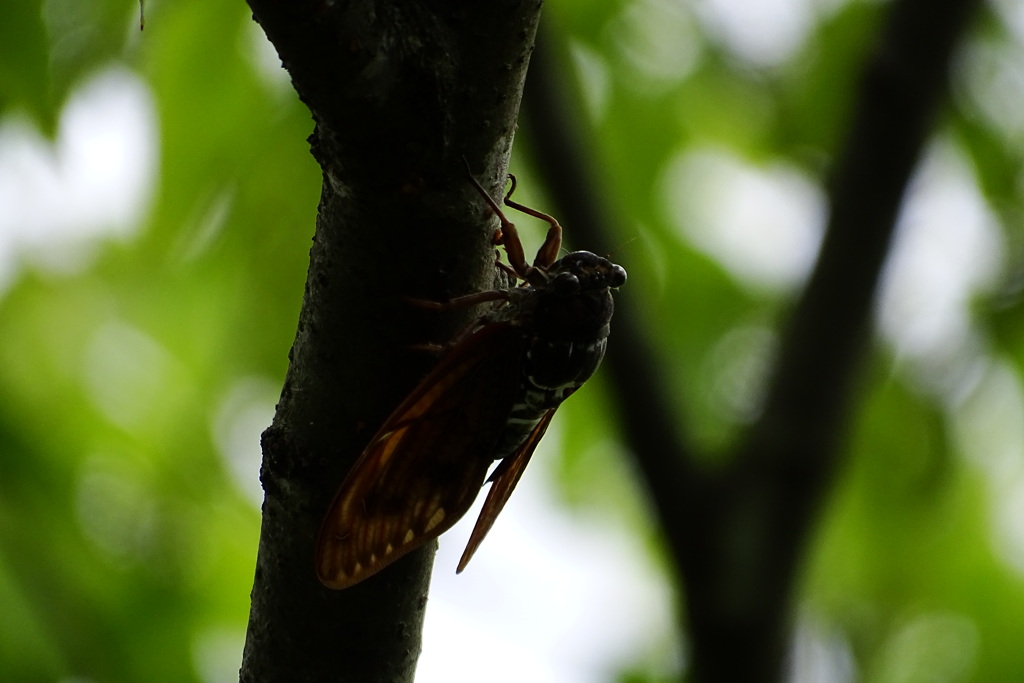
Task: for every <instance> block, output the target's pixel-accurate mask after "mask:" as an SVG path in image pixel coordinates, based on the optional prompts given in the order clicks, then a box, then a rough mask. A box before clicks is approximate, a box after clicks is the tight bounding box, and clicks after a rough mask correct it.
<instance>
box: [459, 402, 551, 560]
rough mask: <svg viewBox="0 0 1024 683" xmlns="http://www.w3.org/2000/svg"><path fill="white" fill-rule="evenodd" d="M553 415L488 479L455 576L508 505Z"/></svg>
mask: <svg viewBox="0 0 1024 683" xmlns="http://www.w3.org/2000/svg"><path fill="white" fill-rule="evenodd" d="M554 415H555V409H554V408H552V409H551V410H549V411H548V412H547V413H545V414H544V417H542V418H541V419H540V422H538V423H537V426H536V427H534V429H533V431H532V432H530V436H529V437H528V438H527V439H526V441H524V442H523V444H522V445H521V446H520V447H519V449H518V450H517V451H516V452H515V453H513V454H512V455H510V456H508V457H507V458H505V459H504V460H502V461H501V464H500V465H498V467H497V468H495V470H494V473H493V474H492V475H491V477H490V481H491V488H490V490H489V491H488V492H487V498H486V499H484V505H483V507H482V508H481V509H480V516H479V517H477V519H476V526H474V527H473V533H472V534H470V536H469V543H467V544H466V549H465V550H464V551H463V553H462V559H461V560H459V568H458V569H456V570H455V573H456V574H458V573H461V572H462V570H463V569H465V568H466V565H467V564H469V561H470V560H471V559H473V554H474V553H475V552H476V549H477V548H479V547H480V543H481V542H483V540H484V536H486V535H487V532H488V531H490V530H491V527H492V526H494V520H495V519H497V518H498V514H499V513H501V510H502V508H504V507H505V503H507V502H508V499H509V496H511V495H512V491H513V490H514V489H515V488H516V484H518V483H519V478H520V477H522V476H523V470H525V469H526V466H527V464H529V462H530V456H532V455H533V452H534V451H535V450H536V449H537V444H538V443H540V440H541V437H543V436H544V432H546V431H547V430H548V424H550V423H551V418H552V417H554Z"/></svg>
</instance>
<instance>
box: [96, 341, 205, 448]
mask: <svg viewBox="0 0 1024 683" xmlns="http://www.w3.org/2000/svg"><path fill="white" fill-rule="evenodd" d="M81 373H82V385H83V388H84V389H85V392H86V395H87V396H88V397H89V398H90V400H91V401H92V403H93V405H95V406H96V408H97V409H98V410H99V411H100V412H101V413H102V414H103V415H104V416H105V417H106V418H107V419H108V420H110V422H112V423H113V424H116V425H118V426H119V427H121V428H122V429H125V430H126V431H128V432H131V433H139V432H144V431H146V430H151V429H156V428H158V427H159V425H161V424H164V421H165V420H166V419H168V418H169V416H170V415H171V414H172V413H173V411H174V409H175V408H176V406H177V405H178V404H177V403H176V401H178V400H181V398H182V397H183V396H186V395H189V394H191V389H192V384H191V379H192V378H191V375H190V374H189V372H188V370H187V368H186V367H185V366H184V365H183V364H182V363H181V362H180V361H179V360H178V359H177V358H176V357H175V356H174V355H173V354H172V353H171V352H170V351H169V350H168V349H167V348H165V347H164V346H163V345H162V344H161V343H160V342H159V341H157V340H156V339H154V338H153V337H151V336H150V335H149V334H147V333H146V332H144V331H143V330H140V329H139V328H137V327H133V326H131V325H128V324H125V323H122V322H110V323H106V324H103V325H101V326H100V327H98V328H97V330H96V331H95V333H93V335H92V338H91V339H90V340H89V342H88V344H87V345H86V348H85V353H84V354H83V356H82V365H81Z"/></svg>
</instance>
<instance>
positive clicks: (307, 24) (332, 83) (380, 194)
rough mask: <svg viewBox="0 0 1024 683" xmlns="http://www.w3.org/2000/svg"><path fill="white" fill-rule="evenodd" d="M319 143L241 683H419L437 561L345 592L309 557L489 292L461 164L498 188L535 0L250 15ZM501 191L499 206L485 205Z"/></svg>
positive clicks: (475, 202) (267, 471)
mask: <svg viewBox="0 0 1024 683" xmlns="http://www.w3.org/2000/svg"><path fill="white" fill-rule="evenodd" d="M249 5H250V6H251V8H252V10H253V13H254V16H255V18H256V20H257V21H259V23H260V25H261V26H262V27H263V29H264V31H265V32H266V33H267V36H268V37H269V38H270V40H271V41H272V42H273V44H274V46H275V47H276V48H277V51H278V54H279V55H280V56H281V60H282V63H283V64H284V66H285V67H286V68H287V69H288V71H289V73H290V74H291V76H292V81H293V84H294V85H295V88H296V90H297V91H298V93H299V96H300V97H301V99H302V100H303V101H304V102H305V103H306V105H307V106H308V107H309V108H310V111H311V112H312V114H313V119H314V122H315V130H314V133H313V135H312V136H311V138H310V144H311V147H312V151H313V154H314V156H315V158H316V159H317V161H318V162H319V164H320V166H321V168H322V169H323V185H322V192H321V200H320V207H319V214H318V217H317V226H316V235H315V237H314V244H313V247H312V249H311V251H310V267H309V273H308V276H307V282H306V291H305V296H304V299H303V305H302V311H301V313H300V317H299V326H298V333H297V335H296V338H295V343H294V345H293V347H292V350H291V353H290V359H291V365H290V367H289V370H288V375H287V377H286V379H285V385H284V388H283V391H282V394H281V400H280V403H279V404H278V409H277V414H276V416H275V418H274V423H273V425H272V426H271V427H270V428H269V429H268V430H267V431H266V432H265V433H264V438H263V451H264V454H263V455H264V460H263V467H262V471H261V480H262V481H263V486H264V490H265V494H266V496H265V500H264V505H263V526H262V531H261V536H260V546H259V556H258V558H257V566H256V574H255V582H254V586H253V591H252V607H251V611H250V618H249V630H248V633H247V638H246V645H245V652H244V655H243V663H242V671H241V680H243V681H297V680H301V681H320V680H331V681H358V682H360V683H363V682H366V681H389V682H390V681H411V680H412V676H413V673H414V670H415V664H416V659H417V656H418V653H419V647H420V645H419V641H420V630H421V627H422V619H423V613H424V609H425V604H426V596H427V585H428V580H429V572H430V564H431V562H432V558H433V549H434V548H436V544H433V545H431V547H429V548H426V549H424V550H422V551H419V552H415V553H412V554H411V555H409V556H407V557H406V558H403V559H402V560H400V561H398V562H396V563H395V564H394V565H392V566H390V567H389V568H387V569H385V570H384V571H382V572H380V574H378V575H376V576H374V577H372V578H370V579H368V580H367V581H365V582H363V583H361V584H359V585H357V586H354V587H352V588H349V589H346V590H343V591H331V590H328V589H326V588H324V587H323V586H321V585H320V584H319V583H318V581H317V579H316V577H315V574H314V571H313V554H314V553H313V543H314V540H315V537H316V533H317V530H318V528H319V525H320V521H321V518H322V516H323V514H324V512H325V510H326V507H327V504H328V503H329V501H330V499H331V497H332V495H333V494H334V491H335V488H336V487H337V485H338V483H339V482H340V481H341V479H342V477H343V475H344V473H345V471H346V470H347V469H348V468H349V467H350V466H351V465H352V463H353V462H354V461H355V458H356V457H357V456H358V454H359V452H360V451H361V450H362V448H363V447H364V446H365V443H366V441H367V439H369V437H370V436H371V435H372V434H373V432H374V431H375V428H376V427H377V426H378V425H379V424H380V423H381V422H383V420H384V418H385V417H386V416H387V414H388V412H389V411H390V410H391V409H392V408H393V407H394V406H395V405H397V404H398V403H399V402H400V400H401V398H402V397H403V395H404V394H405V393H407V392H408V391H409V390H410V389H411V388H412V386H413V385H414V384H415V382H416V381H417V380H418V379H419V378H420V377H422V375H423V374H424V372H425V371H426V369H427V368H428V367H429V365H430V364H431V362H432V361H433V359H432V358H431V357H429V354H424V353H422V352H419V351H415V350H412V348H411V347H412V346H413V345H416V344H423V343H426V342H443V341H445V340H446V339H448V338H450V336H451V335H452V334H453V333H454V331H455V330H457V329H458V328H459V327H460V325H461V323H462V322H463V321H464V320H465V319H466V318H468V316H469V315H470V314H471V313H470V312H466V313H464V314H463V315H462V318H461V319H460V317H459V316H457V315H454V314H453V315H438V314H434V313H430V312H425V311H421V310H419V309H415V308H414V307H410V306H408V305H407V304H405V303H403V298H404V297H418V298H428V299H435V300H440V299H447V298H449V297H451V296H454V295H458V294H465V293H467V292H471V291H478V290H480V289H482V288H486V287H489V286H491V284H492V282H493V279H494V266H493V262H494V250H493V246H492V245H491V241H490V240H491V235H492V231H493V227H488V226H490V224H491V222H492V217H491V216H490V214H489V213H488V212H487V209H486V208H485V207H484V206H483V205H482V202H481V201H480V200H479V197H477V196H475V195H474V193H473V190H472V188H471V187H470V186H469V184H468V183H467V182H466V178H465V170H464V168H463V166H462V161H461V159H462V157H463V156H465V157H466V158H468V159H469V160H470V162H471V163H472V164H473V165H474V170H475V171H476V172H477V174H478V177H479V176H481V175H482V176H483V177H485V178H487V179H488V183H487V184H489V185H490V186H491V187H492V188H495V187H496V186H498V185H500V184H502V183H503V180H504V173H505V168H506V166H507V157H508V154H509V151H510V148H511V144H512V137H513V133H514V131H515V122H516V118H517V115H518V105H519V98H520V93H521V89H522V81H523V78H524V74H525V69H526V65H527V62H528V61H529V56H530V52H531V50H532V42H533V35H534V31H535V28H536V21H537V17H538V12H539V4H538V3H520V2H515V1H512V0H506V1H500V2H489V3H476V2H461V1H455V0H451V1H449V2H441V1H440V0H438V1H435V2H429V1H425V0H424V1H421V2H412V1H405V0H402V1H397V0H396V1H394V2H373V1H371V0H356V1H354V2H341V1H337V0H335V1H333V2H332V1H326V2H325V1H324V0H309V1H300V0H289V2H280V1H279V0H249ZM495 194H497V191H495Z"/></svg>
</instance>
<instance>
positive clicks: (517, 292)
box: [493, 251, 625, 459]
mask: <svg viewBox="0 0 1024 683" xmlns="http://www.w3.org/2000/svg"><path fill="white" fill-rule="evenodd" d="M544 275H545V276H546V278H547V281H546V282H545V283H544V284H541V285H537V286H534V285H527V286H525V287H520V288H516V289H514V290H512V291H511V292H510V298H509V301H508V303H506V304H505V305H504V306H502V308H501V309H499V310H498V311H495V313H494V314H493V315H494V317H495V318H496V319H505V320H508V321H510V322H512V323H513V324H515V325H516V326H517V327H518V328H519V329H520V331H521V333H522V334H523V335H524V338H525V339H524V342H525V343H524V346H525V351H524V353H523V357H522V364H521V370H520V380H519V387H518V392H517V396H516V399H515V401H514V402H513V405H512V411H511V413H510V414H509V419H508V422H507V424H506V427H505V429H504V430H503V431H502V433H501V435H500V437H499V439H498V442H497V444H496V446H495V449H494V453H493V458H494V459H501V458H504V457H507V456H509V455H511V454H513V453H515V452H516V450H517V448H518V447H519V446H520V445H522V443H523V442H524V441H525V440H526V439H527V437H528V436H529V435H530V433H531V432H532V431H533V429H534V428H536V426H537V424H538V423H539V422H540V421H541V419H542V418H543V417H544V416H545V415H546V414H547V413H548V412H550V411H552V410H554V409H555V408H557V407H558V406H559V404H561V402H562V401H564V400H565V399H566V398H568V397H569V395H570V394H572V393H573V392H574V391H576V389H578V388H579V387H581V386H582V385H583V384H584V383H585V382H586V381H587V380H588V379H590V377H591V375H593V374H594V372H595V371H596V370H597V368H598V367H599V366H600V365H601V360H602V359H603V358H604V352H605V348H606V346H607V342H608V331H609V324H610V322H611V318H612V313H613V311H614V301H613V299H612V293H611V290H612V288H616V287H618V286H619V285H621V284H622V283H623V282H624V281H625V271H624V270H623V269H622V268H621V266H617V265H615V264H613V263H611V262H610V261H609V260H608V259H605V258H601V257H600V256H597V255H595V254H592V253H590V252H588V251H577V252H573V253H571V254H568V255H567V256H565V257H563V258H562V259H560V260H559V261H556V262H555V263H554V264H552V265H551V266H550V267H549V268H547V269H545V270H544ZM502 309H504V310H502Z"/></svg>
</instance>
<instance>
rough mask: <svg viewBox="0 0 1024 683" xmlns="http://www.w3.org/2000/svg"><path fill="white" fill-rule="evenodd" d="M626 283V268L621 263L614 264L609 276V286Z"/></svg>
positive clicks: (618, 285) (619, 285)
mask: <svg viewBox="0 0 1024 683" xmlns="http://www.w3.org/2000/svg"><path fill="white" fill-rule="evenodd" d="M624 284H626V269H625V268H623V267H622V266H620V265H617V264H613V265H612V274H611V276H610V277H609V278H608V286H609V287H621V286H622V285H624Z"/></svg>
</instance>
